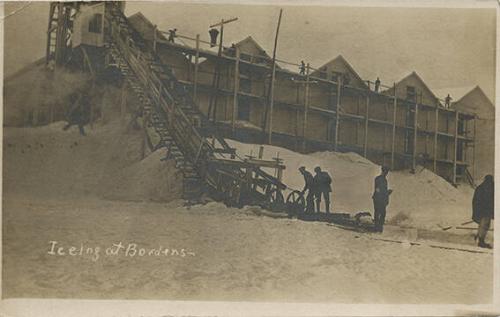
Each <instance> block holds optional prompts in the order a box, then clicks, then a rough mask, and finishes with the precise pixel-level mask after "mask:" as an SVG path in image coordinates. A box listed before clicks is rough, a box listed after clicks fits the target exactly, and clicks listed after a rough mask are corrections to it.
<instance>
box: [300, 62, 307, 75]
mask: <svg viewBox="0 0 500 317" xmlns="http://www.w3.org/2000/svg"><path fill="white" fill-rule="evenodd" d="M299 70H300V74H301V75H305V74H306V63H304V61H300V66H299Z"/></svg>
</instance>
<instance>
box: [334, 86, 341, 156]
mask: <svg viewBox="0 0 500 317" xmlns="http://www.w3.org/2000/svg"><path fill="white" fill-rule="evenodd" d="M341 86H342V79H341V78H340V76H338V78H337V106H336V108H335V139H334V140H333V148H334V150H335V151H337V150H338V144H339V125H340V91H341Z"/></svg>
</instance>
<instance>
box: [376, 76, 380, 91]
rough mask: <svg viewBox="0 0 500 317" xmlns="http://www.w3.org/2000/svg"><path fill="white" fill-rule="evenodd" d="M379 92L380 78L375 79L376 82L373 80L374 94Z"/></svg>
mask: <svg viewBox="0 0 500 317" xmlns="http://www.w3.org/2000/svg"><path fill="white" fill-rule="evenodd" d="M379 90H380V78H378V77H377V80H375V92H379Z"/></svg>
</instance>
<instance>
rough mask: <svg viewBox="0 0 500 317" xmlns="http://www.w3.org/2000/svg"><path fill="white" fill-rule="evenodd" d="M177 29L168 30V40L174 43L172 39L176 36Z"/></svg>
mask: <svg viewBox="0 0 500 317" xmlns="http://www.w3.org/2000/svg"><path fill="white" fill-rule="evenodd" d="M176 32H177V29H172V30H168V41H169V42H172V43H174V39H175V38H176V37H177V34H176Z"/></svg>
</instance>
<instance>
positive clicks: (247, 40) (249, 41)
mask: <svg viewBox="0 0 500 317" xmlns="http://www.w3.org/2000/svg"><path fill="white" fill-rule="evenodd" d="M245 44H251V45H254V46H255V47H256V48H257V49H258V50H259V51H260V52H261V54H263V55H264V56H266V57H268V58H269V59H271V56H269V54H267V52H266V50H265V49H263V48H262V46H260V45H259V43H257V41H255V40H254V38H253V37H251V36H247V37H246V38H244V39H243V40H241V41H239V42H238V43H235V44H234V46H243V45H245Z"/></svg>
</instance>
